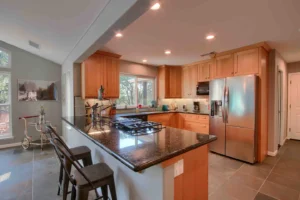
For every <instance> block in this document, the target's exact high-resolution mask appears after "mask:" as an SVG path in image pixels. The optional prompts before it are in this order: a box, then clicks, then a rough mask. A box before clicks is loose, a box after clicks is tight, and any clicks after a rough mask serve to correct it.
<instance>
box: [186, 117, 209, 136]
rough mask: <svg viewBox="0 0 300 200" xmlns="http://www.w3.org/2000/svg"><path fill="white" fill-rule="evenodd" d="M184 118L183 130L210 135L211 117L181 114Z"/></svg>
mask: <svg viewBox="0 0 300 200" xmlns="http://www.w3.org/2000/svg"><path fill="white" fill-rule="evenodd" d="M181 115H182V116H183V119H184V122H183V124H184V125H183V129H185V130H189V131H193V132H198V133H202V134H209V116H208V115H195V114H181Z"/></svg>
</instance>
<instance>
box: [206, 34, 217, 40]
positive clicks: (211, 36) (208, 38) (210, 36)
mask: <svg viewBox="0 0 300 200" xmlns="http://www.w3.org/2000/svg"><path fill="white" fill-rule="evenodd" d="M214 38H215V36H214V35H208V36H206V39H207V40H212V39H214Z"/></svg>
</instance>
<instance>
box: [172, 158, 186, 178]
mask: <svg viewBox="0 0 300 200" xmlns="http://www.w3.org/2000/svg"><path fill="white" fill-rule="evenodd" d="M183 172H184V168H183V159H181V160H179V161H177V162H176V163H175V164H174V177H176V176H179V175H180V174H183Z"/></svg>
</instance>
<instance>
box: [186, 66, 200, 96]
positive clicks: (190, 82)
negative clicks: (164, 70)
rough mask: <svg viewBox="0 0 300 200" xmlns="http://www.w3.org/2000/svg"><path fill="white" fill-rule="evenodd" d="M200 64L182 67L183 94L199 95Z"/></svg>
mask: <svg viewBox="0 0 300 200" xmlns="http://www.w3.org/2000/svg"><path fill="white" fill-rule="evenodd" d="M197 83H198V65H191V66H186V67H184V68H183V69H182V96H183V97H184V98H193V97H196V96H197V93H196V88H197Z"/></svg>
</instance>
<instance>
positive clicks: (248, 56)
mask: <svg viewBox="0 0 300 200" xmlns="http://www.w3.org/2000/svg"><path fill="white" fill-rule="evenodd" d="M258 66H259V63H258V48H255V49H250V50H246V51H241V52H238V53H235V54H234V75H247V74H258V72H259V69H258V68H259V67H258Z"/></svg>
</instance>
